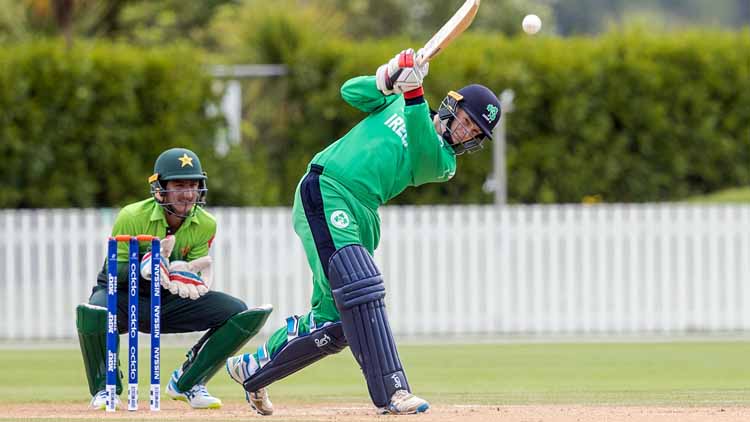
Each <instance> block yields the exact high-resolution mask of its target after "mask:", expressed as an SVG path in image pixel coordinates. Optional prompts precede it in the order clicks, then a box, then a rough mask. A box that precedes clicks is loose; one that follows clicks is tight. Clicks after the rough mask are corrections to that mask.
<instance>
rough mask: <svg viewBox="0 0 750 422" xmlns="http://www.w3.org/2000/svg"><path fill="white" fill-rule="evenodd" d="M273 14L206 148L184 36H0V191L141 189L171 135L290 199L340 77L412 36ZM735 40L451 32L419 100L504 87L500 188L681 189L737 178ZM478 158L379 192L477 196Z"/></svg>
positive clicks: (43, 202) (348, 123) (741, 154)
mask: <svg viewBox="0 0 750 422" xmlns="http://www.w3.org/2000/svg"><path fill="white" fill-rule="evenodd" d="M279 19H282V20H283V17H280V18H279ZM269 25H270V24H269ZM273 25H274V26H273V28H264V27H263V26H262V25H259V26H257V27H256V31H255V33H257V34H260V36H261V37H262V40H260V41H259V42H258V43H257V46H258V47H257V48H259V49H262V50H263V51H259V52H255V53H254V54H255V57H274V58H275V59H276V60H278V61H279V62H282V63H284V64H286V65H288V66H289V69H290V75H289V76H288V77H285V78H280V79H264V80H260V81H254V82H248V83H246V84H245V86H246V90H245V95H244V97H245V98H246V101H247V103H246V107H245V110H246V112H247V116H246V117H247V120H246V122H245V124H244V127H243V145H241V146H238V147H234V148H233V149H232V150H231V151H230V153H229V154H228V155H227V156H225V157H220V156H217V155H216V154H215V152H214V148H213V147H214V139H215V134H216V131H217V129H218V128H219V127H220V126H221V122H220V121H218V120H217V119H215V118H210V117H207V114H206V107H207V106H208V105H209V104H212V103H215V102H216V100H217V98H216V97H215V96H214V94H213V93H212V91H211V81H210V80H209V77H208V76H207V75H206V74H205V71H204V67H203V63H201V59H200V57H201V53H200V52H198V51H195V50H192V49H189V48H185V47H182V48H179V47H172V48H159V49H148V50H143V49H136V48H132V47H127V46H123V45H112V44H96V45H88V44H82V43H79V44H77V47H76V48H75V49H73V50H71V51H66V50H65V49H64V48H63V46H62V45H60V44H57V43H52V42H41V43H33V44H27V45H19V46H13V47H9V48H5V49H3V50H2V51H0V107H2V110H3V112H2V113H1V114H0V119H2V120H0V156H2V157H3V164H2V165H1V166H0V180H2V183H0V207H57V206H60V207H63V206H78V207H84V206H111V205H121V204H123V203H125V202H127V201H130V200H135V199H138V198H142V197H144V195H146V194H147V185H146V182H145V178H146V177H147V176H148V174H150V172H151V168H152V165H153V160H154V158H155V157H156V155H157V154H158V153H159V152H160V151H162V150H164V149H165V148H168V147H171V146H176V145H182V146H186V147H188V148H192V149H194V150H195V151H196V152H197V153H198V154H200V155H201V158H202V160H203V161H204V166H205V167H206V170H207V171H208V173H209V189H210V193H209V195H210V199H209V200H210V202H211V203H212V204H215V205H287V204H290V203H291V201H292V195H293V192H294V189H295V187H296V184H297V182H298V180H299V178H300V177H301V176H302V173H303V172H304V170H305V167H306V165H307V163H308V162H309V160H310V159H311V158H312V156H313V155H314V154H315V153H316V152H317V151H319V150H321V149H322V148H324V147H325V146H326V145H328V144H329V143H330V142H332V141H333V140H335V139H337V138H338V137H339V136H341V135H342V134H344V133H345V132H346V131H347V130H348V129H349V128H351V127H352V126H353V125H354V124H355V123H356V122H357V121H358V120H359V119H361V118H363V117H364V115H363V113H361V112H359V111H358V110H356V109H353V108H352V107H349V106H348V105H347V104H346V103H345V102H344V101H343V100H342V99H341V98H340V96H339V88H340V86H341V84H342V83H343V82H344V81H346V80H347V79H348V78H350V77H353V76H356V75H360V74H371V73H373V72H374V71H375V69H376V68H377V66H378V65H379V64H381V63H382V62H384V61H385V60H387V59H388V58H389V57H391V56H392V55H393V54H395V53H396V52H397V51H399V50H400V49H401V48H403V47H406V46H416V45H418V43H417V42H413V41H412V42H410V41H408V40H403V39H399V40H378V41H366V42H356V43H355V42H353V41H350V40H347V39H342V38H321V37H316V36H315V28H314V27H313V26H305V25H280V23H279V22H278V19H277V21H274V22H273ZM278 28H284V31H280V30H278ZM290 40H293V42H291V41H290ZM747 51H750V33H748V32H747V31H745V32H740V33H716V32H688V33H672V34H666V35H643V34H640V33H638V32H637V31H629V32H627V31H626V32H613V33H610V34H607V35H605V36H603V37H600V38H566V39H561V38H543V37H519V38H513V39H506V38H503V37H499V36H496V35H489V34H488V35H483V34H465V35H464V36H462V37H461V38H459V39H458V40H457V41H456V42H455V44H454V45H452V46H451V47H450V48H449V49H447V50H446V51H445V52H444V53H443V54H442V55H441V56H440V57H438V58H437V59H436V60H435V61H434V63H432V64H431V69H430V74H429V76H428V78H427V80H426V84H425V88H426V91H427V98H428V101H429V102H430V104H431V105H432V106H433V107H435V106H437V105H438V104H439V101H440V99H441V98H442V96H443V95H444V94H445V92H447V91H448V90H449V89H456V88H459V87H461V86H463V85H465V84H468V83H472V82H480V83H483V84H485V85H487V86H490V87H492V88H493V89H495V90H496V91H498V92H500V91H502V90H503V89H505V88H511V89H513V90H514V91H515V93H516V101H515V110H514V111H513V113H512V114H510V115H509V116H508V120H507V123H508V142H509V144H508V148H507V153H508V181H509V186H508V188H509V199H510V201H511V202H516V203H521V202H522V203H531V202H547V203H549V202H580V201H581V200H582V199H583V198H584V197H585V196H588V195H600V196H601V197H602V198H603V199H604V200H605V201H607V202H617V201H636V202H643V201H661V200H679V199H682V198H686V197H689V196H692V195H697V194H702V193H704V192H710V191H714V190H719V189H722V188H726V187H732V186H738V185H746V184H748V183H749V182H750V139H749V138H750V55H748V54H746V52H747ZM237 60H238V61H241V60H242V58H241V57H237ZM491 163H492V154H491V151H490V150H489V149H488V150H486V151H484V152H480V153H478V154H473V155H468V156H464V157H461V158H460V160H459V171H458V174H457V175H456V178H455V179H454V180H453V181H451V182H449V183H444V184H437V185H427V186H424V187H420V188H418V189H411V190H407V191H406V192H405V193H404V194H403V195H401V196H400V197H399V198H397V200H396V201H395V202H394V203H487V202H491V201H492V194H491V193H487V192H484V191H483V190H482V185H483V183H484V181H485V179H486V178H487V176H488V175H489V173H490V171H491Z"/></svg>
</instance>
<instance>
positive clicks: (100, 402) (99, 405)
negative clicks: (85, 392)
mask: <svg viewBox="0 0 750 422" xmlns="http://www.w3.org/2000/svg"><path fill="white" fill-rule="evenodd" d="M89 407H91V408H92V409H94V410H104V409H106V408H107V390H102V391H100V392H98V393H96V395H94V397H92V398H91V404H89ZM119 408H120V397H118V396H115V409H119Z"/></svg>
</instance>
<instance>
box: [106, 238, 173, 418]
mask: <svg viewBox="0 0 750 422" xmlns="http://www.w3.org/2000/svg"><path fill="white" fill-rule="evenodd" d="M148 241H151V317H150V319H151V390H150V392H149V403H150V409H151V410H153V411H158V410H159V409H160V408H161V391H160V378H161V377H160V369H161V365H160V360H161V338H160V334H161V321H160V317H161V282H160V280H159V278H160V276H161V271H160V265H161V241H160V240H159V238H158V237H155V236H150V235H138V236H129V235H119V236H115V237H110V238H109V240H108V243H107V386H106V390H107V407H106V409H107V411H108V412H114V411H115V409H116V406H115V404H116V402H115V398H116V396H117V391H116V389H117V376H118V374H117V342H118V339H119V332H118V330H117V244H118V242H128V243H129V246H128V279H129V280H128V293H129V294H128V312H127V314H128V317H129V323H128V410H138V281H139V277H140V257H139V254H138V244H139V242H148Z"/></svg>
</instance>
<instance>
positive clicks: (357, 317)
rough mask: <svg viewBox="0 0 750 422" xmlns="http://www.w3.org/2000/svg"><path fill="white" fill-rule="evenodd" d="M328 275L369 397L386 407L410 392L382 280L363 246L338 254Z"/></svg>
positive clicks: (353, 246) (331, 262) (334, 255)
mask: <svg viewBox="0 0 750 422" xmlns="http://www.w3.org/2000/svg"><path fill="white" fill-rule="evenodd" d="M328 272H329V277H328V279H329V281H330V284H331V289H332V291H333V298H334V300H335V301H336V307H337V308H338V310H339V313H340V314H341V322H342V324H343V326H344V334H345V335H346V339H347V341H348V342H349V347H350V348H351V350H352V353H353V354H354V357H355V358H356V359H357V361H358V362H359V365H360V367H361V368H362V372H363V373H364V375H365V378H366V379H367V388H368V390H369V391H370V398H372V402H373V403H374V404H375V406H377V407H385V406H386V405H388V403H389V401H390V398H391V396H393V393H395V392H396V391H397V390H407V391H411V389H410V388H409V384H408V382H407V380H406V374H404V370H403V368H402V366H401V360H400V359H399V357H398V351H397V350H396V343H395V341H394V340H393V335H392V334H391V327H390V325H389V324H388V316H387V315H386V312H385V301H384V300H385V285H384V284H383V278H382V277H381V275H380V271H379V270H378V268H377V267H376V266H375V262H374V261H373V260H372V257H371V256H370V254H369V253H368V252H367V250H366V249H365V248H363V247H362V246H361V245H348V246H345V247H343V248H341V249H339V250H338V251H336V253H334V254H333V256H331V260H330V262H329V266H328Z"/></svg>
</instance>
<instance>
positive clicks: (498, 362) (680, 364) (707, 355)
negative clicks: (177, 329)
mask: <svg viewBox="0 0 750 422" xmlns="http://www.w3.org/2000/svg"><path fill="white" fill-rule="evenodd" d="M400 350H401V356H402V360H403V361H404V364H405V366H406V368H407V369H408V375H409V381H410V384H411V385H412V388H413V389H414V391H415V392H418V393H419V394H421V395H424V396H425V397H427V398H428V399H430V400H431V401H433V402H436V403H443V404H448V403H455V404H498V405H499V404H621V405H680V406H698V405H701V406H702V405H742V406H748V405H750V362H749V361H748V358H749V357H750V342H718V341H717V342H673V343H638V344H636V343H583V344H572V343H571V344H564V343H563V344H480V345H453V344H450V345H442V346H436V345H405V346H402V347H401V349H400ZM183 353H184V350H182V349H176V348H169V349H165V350H164V352H163V356H162V369H163V375H162V377H163V378H164V379H165V380H166V379H167V378H168V376H169V374H170V371H171V370H172V369H174V368H175V367H176V366H177V365H178V364H179V363H180V362H181V360H182V356H183ZM147 357H148V355H147V351H146V350H143V351H142V354H141V367H140V369H141V375H140V378H141V394H142V399H143V400H144V401H145V400H146V397H147V394H148V386H147V382H148V363H147ZM0 373H2V374H4V375H5V377H4V378H5V379H4V380H3V382H2V383H0V403H26V402H85V401H86V400H88V397H89V395H88V388H87V386H86V380H85V375H84V371H83V363H82V359H81V356H80V354H79V351H78V349H74V348H65V349H44V350H42V349H27V350H7V349H6V350H0ZM162 385H164V384H162ZM209 388H210V391H211V392H212V393H214V394H215V395H217V396H219V397H221V398H222V399H223V400H225V401H227V402H231V401H240V400H242V399H243V393H242V390H241V387H239V386H238V385H237V384H235V383H234V382H232V381H231V380H230V379H229V378H228V377H227V376H226V373H225V372H224V371H221V372H219V373H218V374H217V376H216V377H215V378H214V379H213V380H212V381H211V383H210V384H209ZM271 392H272V398H273V399H274V401H280V402H292V403H306V402H317V401H325V402H345V403H352V402H358V403H367V402H368V396H367V393H366V388H365V386H364V382H363V379H362V376H361V374H360V373H359V368H358V367H357V365H356V364H355V362H354V360H353V358H352V356H351V354H350V353H349V352H348V351H345V352H343V353H340V354H338V355H336V356H332V357H330V358H328V359H325V360H323V361H321V362H319V363H318V364H316V365H313V366H311V367H308V368H306V369H305V370H303V371H301V372H300V373H298V374H295V375H293V376H291V377H289V378H287V379H285V380H282V381H280V382H278V383H276V384H275V385H274V386H273V388H272V389H271Z"/></svg>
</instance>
